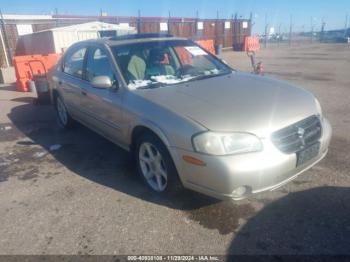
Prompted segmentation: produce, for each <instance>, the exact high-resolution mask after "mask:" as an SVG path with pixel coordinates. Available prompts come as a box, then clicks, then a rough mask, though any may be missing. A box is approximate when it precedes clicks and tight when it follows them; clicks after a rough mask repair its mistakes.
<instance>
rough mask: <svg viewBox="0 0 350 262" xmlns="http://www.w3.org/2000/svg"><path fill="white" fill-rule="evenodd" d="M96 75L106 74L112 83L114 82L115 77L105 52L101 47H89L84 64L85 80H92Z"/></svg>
mask: <svg viewBox="0 0 350 262" xmlns="http://www.w3.org/2000/svg"><path fill="white" fill-rule="evenodd" d="M96 76H108V77H109V78H110V79H111V81H112V83H114V82H115V79H116V78H115V74H114V71H113V68H112V66H111V63H110V62H109V60H108V56H107V53H106V51H105V50H103V49H101V48H93V49H91V52H89V55H88V60H87V64H86V80H87V81H92V79H93V78H94V77H96Z"/></svg>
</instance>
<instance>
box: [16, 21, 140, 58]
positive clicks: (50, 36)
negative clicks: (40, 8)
mask: <svg viewBox="0 0 350 262" xmlns="http://www.w3.org/2000/svg"><path fill="white" fill-rule="evenodd" d="M136 32H137V31H136V29H135V28H134V27H130V26H128V25H125V24H121V25H118V24H108V23H103V22H90V23H84V24H77V25H72V26H66V27H57V28H52V29H49V30H44V31H40V32H36V33H32V34H27V35H23V36H20V37H19V39H18V41H17V46H16V51H15V55H16V56H22V55H36V54H52V53H62V52H64V51H65V50H66V49H67V48H68V47H69V46H70V45H72V44H74V43H76V42H78V41H82V40H88V39H96V38H99V37H106V36H120V35H126V34H134V33H136Z"/></svg>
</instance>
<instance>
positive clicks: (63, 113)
mask: <svg viewBox="0 0 350 262" xmlns="http://www.w3.org/2000/svg"><path fill="white" fill-rule="evenodd" d="M57 112H58V117H59V118H60V121H61V123H62V124H63V125H67V119H68V116H67V110H66V107H65V106H64V104H63V102H62V100H61V98H57Z"/></svg>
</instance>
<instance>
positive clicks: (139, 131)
mask: <svg viewBox="0 0 350 262" xmlns="http://www.w3.org/2000/svg"><path fill="white" fill-rule="evenodd" d="M144 134H151V135H154V136H155V137H157V138H158V139H159V140H160V141H161V142H163V141H162V140H161V139H160V137H159V136H158V135H157V134H156V133H155V132H153V131H152V130H151V129H149V128H148V127H145V126H137V127H135V128H134V129H133V131H132V134H131V148H130V149H131V151H134V150H135V148H136V141H137V138H138V137H140V136H142V135H144Z"/></svg>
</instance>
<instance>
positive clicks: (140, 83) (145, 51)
mask: <svg viewBox="0 0 350 262" xmlns="http://www.w3.org/2000/svg"><path fill="white" fill-rule="evenodd" d="M112 50H113V53H114V55H115V57H116V60H117V63H118V65H119V68H120V70H121V72H122V74H123V77H124V79H125V81H126V83H127V84H128V87H129V88H130V89H138V88H150V87H160V86H166V85H171V84H177V83H182V82H187V81H191V80H196V79H202V78H207V77H208V78H209V77H215V76H219V75H223V74H228V73H231V72H232V69H231V68H229V67H228V66H227V65H226V64H224V63H223V62H221V61H220V60H219V59H217V58H216V57H215V56H213V55H211V54H209V53H208V52H207V51H205V50H204V49H202V48H201V47H199V46H198V45H196V44H194V43H193V42H192V41H187V40H179V41H174V40H172V41H164V42H148V43H136V44H128V45H123V46H114V47H112Z"/></svg>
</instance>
